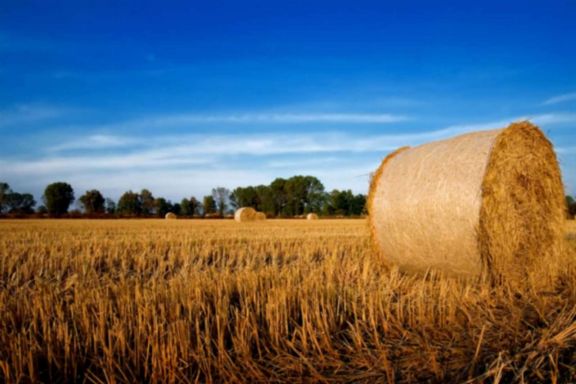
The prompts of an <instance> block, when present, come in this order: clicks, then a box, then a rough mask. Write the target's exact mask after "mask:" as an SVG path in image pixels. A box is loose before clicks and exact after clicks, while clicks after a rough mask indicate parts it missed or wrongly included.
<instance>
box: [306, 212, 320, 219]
mask: <svg viewBox="0 0 576 384" xmlns="http://www.w3.org/2000/svg"><path fill="white" fill-rule="evenodd" d="M306 220H318V215H317V214H315V213H309V214H307V215H306Z"/></svg>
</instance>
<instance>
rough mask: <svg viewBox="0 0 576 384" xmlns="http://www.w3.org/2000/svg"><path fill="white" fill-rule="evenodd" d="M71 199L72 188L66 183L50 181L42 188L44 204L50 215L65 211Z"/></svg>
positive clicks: (60, 213)
mask: <svg viewBox="0 0 576 384" xmlns="http://www.w3.org/2000/svg"><path fill="white" fill-rule="evenodd" d="M73 201H74V190H73V189H72V186H71V185H70V184H68V183H64V182H56V183H52V184H49V185H48V186H47V187H46V189H45V190H44V204H45V205H46V208H47V209H48V213H49V214H50V215H53V216H60V215H63V214H65V213H67V212H68V208H69V207H70V204H72V202H73Z"/></svg>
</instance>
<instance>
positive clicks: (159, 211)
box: [154, 197, 176, 217]
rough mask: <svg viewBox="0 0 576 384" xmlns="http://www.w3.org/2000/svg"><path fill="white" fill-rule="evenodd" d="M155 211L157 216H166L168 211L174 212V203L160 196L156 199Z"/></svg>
mask: <svg viewBox="0 0 576 384" xmlns="http://www.w3.org/2000/svg"><path fill="white" fill-rule="evenodd" d="M154 211H155V212H156V216H158V217H164V216H166V214H167V213H168V212H172V204H171V203H170V202H169V201H168V200H166V199H165V198H163V197H158V198H156V199H155V200H154ZM174 213H176V212H174Z"/></svg>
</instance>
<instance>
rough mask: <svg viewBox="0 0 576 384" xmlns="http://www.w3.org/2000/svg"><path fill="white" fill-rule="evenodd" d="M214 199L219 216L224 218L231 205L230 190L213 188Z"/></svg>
mask: <svg viewBox="0 0 576 384" xmlns="http://www.w3.org/2000/svg"><path fill="white" fill-rule="evenodd" d="M212 197H213V198H214V202H215V204H216V209H217V211H218V214H219V215H220V216H224V213H225V211H226V208H227V207H228V205H229V203H230V190H229V189H228V188H224V187H217V188H213V189H212Z"/></svg>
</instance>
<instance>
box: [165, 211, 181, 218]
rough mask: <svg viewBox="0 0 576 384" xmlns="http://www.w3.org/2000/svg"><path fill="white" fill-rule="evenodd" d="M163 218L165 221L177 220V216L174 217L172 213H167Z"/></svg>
mask: <svg viewBox="0 0 576 384" xmlns="http://www.w3.org/2000/svg"><path fill="white" fill-rule="evenodd" d="M164 218H165V219H166V220H174V219H177V218H178V216H176V214H175V213H173V212H168V213H167V214H166V215H165V216H164Z"/></svg>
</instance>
